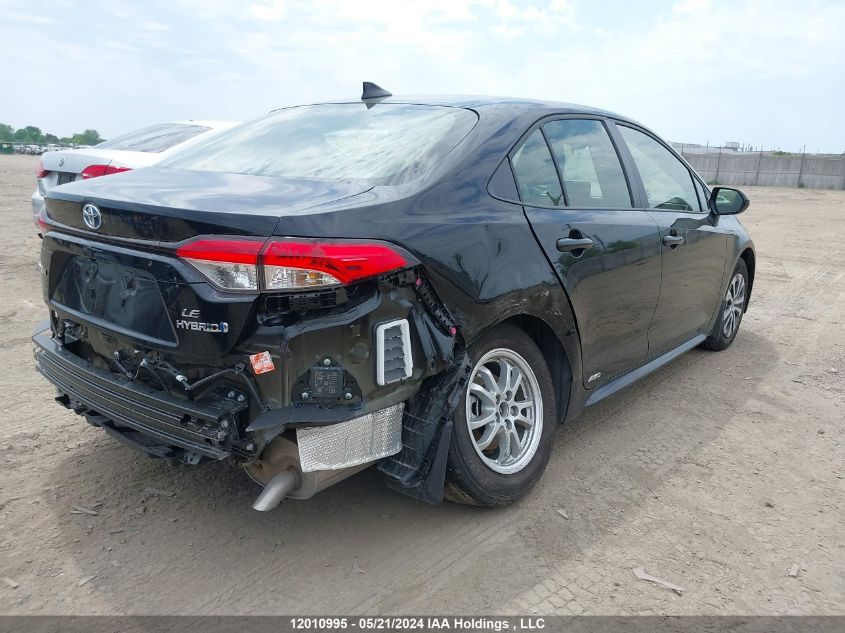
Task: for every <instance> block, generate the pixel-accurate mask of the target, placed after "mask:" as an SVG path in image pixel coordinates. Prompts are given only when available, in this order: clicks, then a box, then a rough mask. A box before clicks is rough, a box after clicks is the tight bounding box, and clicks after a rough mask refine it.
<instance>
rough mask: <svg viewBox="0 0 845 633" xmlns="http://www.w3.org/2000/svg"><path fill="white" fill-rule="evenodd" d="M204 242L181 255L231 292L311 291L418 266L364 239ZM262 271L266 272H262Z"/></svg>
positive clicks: (403, 255)
mask: <svg viewBox="0 0 845 633" xmlns="http://www.w3.org/2000/svg"><path fill="white" fill-rule="evenodd" d="M262 246H263V243H262V242H259V241H253V240H236V239H214V238H200V239H198V240H196V241H193V242H189V243H188V244H185V245H183V246H180V247H179V248H178V249H177V250H176V254H177V255H178V256H179V257H181V258H183V259H185V260H186V261H188V262H190V263H191V265H193V266H194V267H195V268H196V269H197V270H198V271H199V272H201V273H202V274H203V275H204V276H205V277H207V278H208V279H209V281H211V282H212V283H213V284H214V285H216V286H218V287H220V288H224V289H226V290H258V289H259V287H258V280H259V274H261V278H262V280H263V282H264V283H263V290H311V289H319V288H328V287H332V286H340V285H347V284H352V283H356V282H358V281H363V280H365V279H370V278H372V277H377V276H379V275H383V274H385V273H389V272H393V271H395V270H401V269H402V268H407V267H408V266H411V265H413V263H414V261H413V259H412V258H411V257H410V255H408V254H407V253H404V252H403V251H401V250H400V249H398V248H396V247H394V246H392V245H390V244H386V243H384V242H372V241H363V240H338V241H335V240H330V241H327V240H304V239H279V240H271V241H269V242H268V243H267V245H266V246H264V247H263V250H262ZM259 271H260V273H259Z"/></svg>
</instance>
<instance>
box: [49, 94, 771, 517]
mask: <svg viewBox="0 0 845 633" xmlns="http://www.w3.org/2000/svg"><path fill="white" fill-rule="evenodd" d="M747 206H748V199H747V198H746V197H745V196H744V195H743V194H742V192H740V191H739V190H737V189H731V188H728V187H716V188H714V189H713V190H712V191H710V190H709V189H708V187H707V186H706V185H705V183H704V182H702V180H701V179H700V178H699V177H698V176H697V174H695V172H694V171H693V170H692V169H690V168H689V166H688V165H687V164H686V163H685V162H684V161H683V159H682V158H681V157H680V156H678V154H676V153H675V152H674V151H673V150H672V149H671V148H670V147H669V146H668V145H667V144H666V143H665V142H663V141H662V140H661V139H660V138H659V137H657V136H656V135H655V134H653V133H652V132H650V131H649V130H648V129H646V128H644V127H643V126H641V125H639V124H638V123H636V122H634V121H632V120H630V119H627V118H625V117H622V116H619V115H616V114H612V113H609V112H605V111H602V110H596V109H592V108H586V107H583V106H575V105H567V104H558V103H548V102H535V101H523V100H519V99H505V98H496V99H493V98H440V97H431V98H424V97H414V98H413V99H401V98H393V97H392V96H391V95H390V94H389V93H387V92H386V91H384V90H382V89H379V88H378V87H375V86H369V87H367V88H366V89H365V93H364V96H363V97H362V100H361V101H355V102H346V103H327V104H319V105H309V106H301V107H293V108H285V109H282V110H278V111H276V112H272V113H270V114H268V115H267V116H265V117H263V118H261V119H258V120H256V121H253V122H251V123H247V124H244V125H242V126H239V127H238V128H236V129H232V130H229V131H227V132H224V133H222V134H220V135H218V136H217V137H215V138H211V139H208V140H207V141H206V142H204V143H202V144H200V145H197V146H195V147H192V148H190V149H188V150H185V151H184V152H180V153H179V154H178V155H175V156H173V157H171V158H170V159H168V160H167V161H166V162H163V163H161V164H160V165H157V166H154V167H151V168H149V169H144V170H143V171H139V172H134V173H125V174H120V175H117V176H114V177H112V178H104V179H101V180H95V181H86V182H76V183H73V184H70V185H67V186H64V187H59V188H56V189H54V190H53V191H51V192H50V193H49V198H48V200H47V215H46V217H45V218H44V222H45V232H44V240H43V243H42V251H41V268H42V270H43V276H42V282H43V288H44V297H45V299H46V301H47V304H48V315H49V318H50V321H49V323H45V324H44V329H43V331H42V332H40V333H38V334H36V336H35V337H34V342H35V349H36V352H35V355H36V360H37V366H38V370H39V371H40V372H41V373H42V374H43V375H44V376H45V377H46V378H47V379H48V380H49V381H50V382H52V383H53V384H54V385H55V387H56V388H57V391H58V393H57V397H56V400H57V401H58V402H59V403H61V404H63V405H64V406H66V407H68V408H69V409H71V410H73V411H75V412H76V413H78V414H80V415H84V416H85V418H86V419H87V420H88V422H90V423H91V424H93V425H95V426H97V427H100V428H102V429H103V430H104V431H105V432H106V433H108V434H109V435H110V436H112V437H114V438H116V439H118V440H120V441H122V442H124V443H126V444H128V445H130V446H132V447H134V448H135V449H137V450H140V451H144V452H147V453H149V454H151V455H153V456H157V457H162V458H165V459H168V460H171V461H173V462H181V463H184V464H189V465H195V464H198V463H200V462H202V461H206V460H229V461H232V462H234V463H236V464H239V465H242V466H243V467H245V469H246V470H247V472H248V473H249V474H250V475H251V476H252V477H253V478H254V479H255V480H256V481H258V482H260V483H261V484H263V485H264V486H265V487H264V491H263V492H262V493H261V495H260V496H259V497H258V498H257V499H256V501H255V503H254V506H253V507H255V508H256V509H258V510H268V509H270V508H272V507H275V506H276V505H278V503H279V502H280V501H281V499H282V498H283V497H294V498H306V497H310V496H311V495H313V494H314V493H316V492H317V491H319V490H321V489H323V488H325V487H326V486H328V485H331V484H332V483H334V482H336V481H338V480H340V479H343V478H344V477H347V476H349V475H350V474H352V473H354V472H356V471H358V470H360V469H362V468H365V467H367V466H369V465H371V464H378V468H379V469H380V470H381V471H382V472H383V473H384V475H385V477H386V479H387V482H388V484H389V485H391V486H392V487H394V488H396V489H397V490H400V491H402V492H405V493H406V494H409V495H411V496H413V497H416V498H420V499H423V500H426V501H430V502H437V501H440V500H441V499H442V498H443V497H444V493H445V495H446V496H447V497H448V498H451V499H453V500H456V501H460V502H465V503H473V504H477V505H483V506H493V505H502V504H506V503H510V502H512V501H514V500H516V499H518V498H520V497H521V496H523V495H525V494H526V493H527V492H528V491H529V490H530V489H531V487H532V486H533V485H534V484H535V483H536V482H537V481H538V480H539V478H540V476H541V475H542V473H543V471H544V469H545V467H546V463H547V461H548V459H549V456H550V454H551V448H552V438H553V437H554V428H555V426H556V425H557V424H558V423H560V422H563V421H565V420H571V419H572V418H574V417H575V416H577V415H579V414H580V413H581V412H582V411H583V410H584V409H585V408H587V407H590V406H593V405H595V404H596V403H598V402H600V401H602V400H603V399H604V398H606V397H608V396H610V395H611V394H614V393H616V392H617V391H619V390H620V389H623V388H624V387H626V386H628V385H630V384H631V383H633V382H634V381H635V380H638V379H640V378H642V377H643V376H646V375H648V374H650V373H651V372H653V371H655V370H656V369H658V368H659V367H661V366H663V365H665V364H666V363H668V362H669V361H671V360H672V359H674V358H676V357H677V356H678V355H680V354H682V353H683V352H686V351H687V350H690V349H692V348H693V347H696V346H698V345H701V346H703V347H705V348H707V349H711V350H722V349H725V348H726V347H728V346H729V345H730V344H731V343H732V342H733V340H734V338H735V337H736V335H737V332H738V330H739V327H740V322H741V320H742V317H743V314H744V312H745V310H746V308H747V306H748V301H749V299H750V296H751V289H752V284H753V280H754V271H755V255H754V248H753V245H752V243H751V240H750V238H749V236H748V234H747V233H746V231H745V230H744V229H743V227H742V225H741V224H740V223H739V221H738V220H737V217H736V214H738V213H741V212H742V211H744V210H745V208H746V207H747Z"/></svg>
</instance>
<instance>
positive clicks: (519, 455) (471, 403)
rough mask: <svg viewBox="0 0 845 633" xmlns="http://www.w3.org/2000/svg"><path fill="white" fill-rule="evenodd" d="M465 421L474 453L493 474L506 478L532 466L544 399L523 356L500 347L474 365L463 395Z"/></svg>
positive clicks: (541, 428) (540, 429)
mask: <svg viewBox="0 0 845 633" xmlns="http://www.w3.org/2000/svg"><path fill="white" fill-rule="evenodd" d="M466 420H467V426H468V427H469V434H470V438H471V439H472V442H473V447H474V448H475V452H476V453H477V454H478V456H479V457H480V458H481V459H482V461H483V462H484V464H485V465H486V466H487V467H488V468H490V469H491V470H493V471H495V472H497V473H501V474H504V475H507V474H512V473H516V472H519V471H520V470H522V469H523V468H525V467H526V466H527V465H528V464H529V463H530V462H531V460H532V459H533V457H534V455H535V453H536V452H537V447H538V446H539V443H540V437H541V435H542V432H543V398H542V395H541V394H540V386H539V383H538V382H537V377H536V376H535V375H534V372H533V370H532V369H531V367H530V365H529V364H528V363H527V362H526V360H525V359H524V358H523V357H522V356H520V355H519V354H517V353H516V352H514V351H513V350H509V349H503V348H502V349H494V350H491V351H489V352H487V353H486V354H485V355H484V356H483V357H482V358H481V359H480V360H479V361H478V363H477V364H476V365H475V367H474V368H473V371H472V375H471V377H470V382H469V389H468V391H467V398H466Z"/></svg>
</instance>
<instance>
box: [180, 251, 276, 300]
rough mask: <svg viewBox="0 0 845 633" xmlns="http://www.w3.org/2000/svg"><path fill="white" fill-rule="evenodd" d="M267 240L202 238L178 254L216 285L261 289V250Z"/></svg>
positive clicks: (238, 288)
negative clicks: (259, 257)
mask: <svg viewBox="0 0 845 633" xmlns="http://www.w3.org/2000/svg"><path fill="white" fill-rule="evenodd" d="M262 246H264V241H263V240H262V241H254V240H230V239H199V240H196V241H194V242H189V243H188V244H184V245H183V246H180V247H179V248H177V249H176V254H177V255H178V256H179V257H181V258H183V259H185V260H187V261H189V262H190V263H191V264H192V265H193V266H194V268H196V269H197V270H198V271H200V272H201V273H202V274H203V275H205V276H206V277H208V279H209V280H210V281H211V282H212V283H213V284H214V285H216V286H218V287H220V288H225V289H226V290H258V253H259V252H261V247H262Z"/></svg>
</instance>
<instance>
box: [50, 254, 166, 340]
mask: <svg viewBox="0 0 845 633" xmlns="http://www.w3.org/2000/svg"><path fill="white" fill-rule="evenodd" d="M50 299H51V301H52V303H53V304H54V305H55V307H56V308H58V309H60V310H64V311H65V312H68V313H70V314H73V315H74V316H76V317H77V318H80V319H82V320H84V321H86V322H88V323H89V324H91V325H94V326H99V327H102V328H105V329H110V330H113V331H116V332H119V333H121V334H126V335H129V336H134V337H135V338H140V339H145V340H148V341H150V342H152V343H155V344H166V345H170V346H173V345H176V343H177V338H176V333H175V332H174V330H173V326H172V324H171V322H170V318H169V316H168V314H167V310H166V308H165V306H164V301H163V299H162V296H161V291H160V289H159V284H158V282H157V281H156V280H155V278H154V277H153V276H152V275H150V274H149V273H147V272H145V271H142V270H138V269H136V268H131V267H128V266H123V265H121V264H118V263H117V262H114V261H110V260H106V259H98V258H94V257H86V256H82V255H74V256H71V257H70V258H69V259H68V260H67V262H66V263H65V265H64V267H63V269H62V273H61V276H60V278H59V280H58V283H57V284H56V285H55V286H54V288H53V293H52V296H51V297H50Z"/></svg>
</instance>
